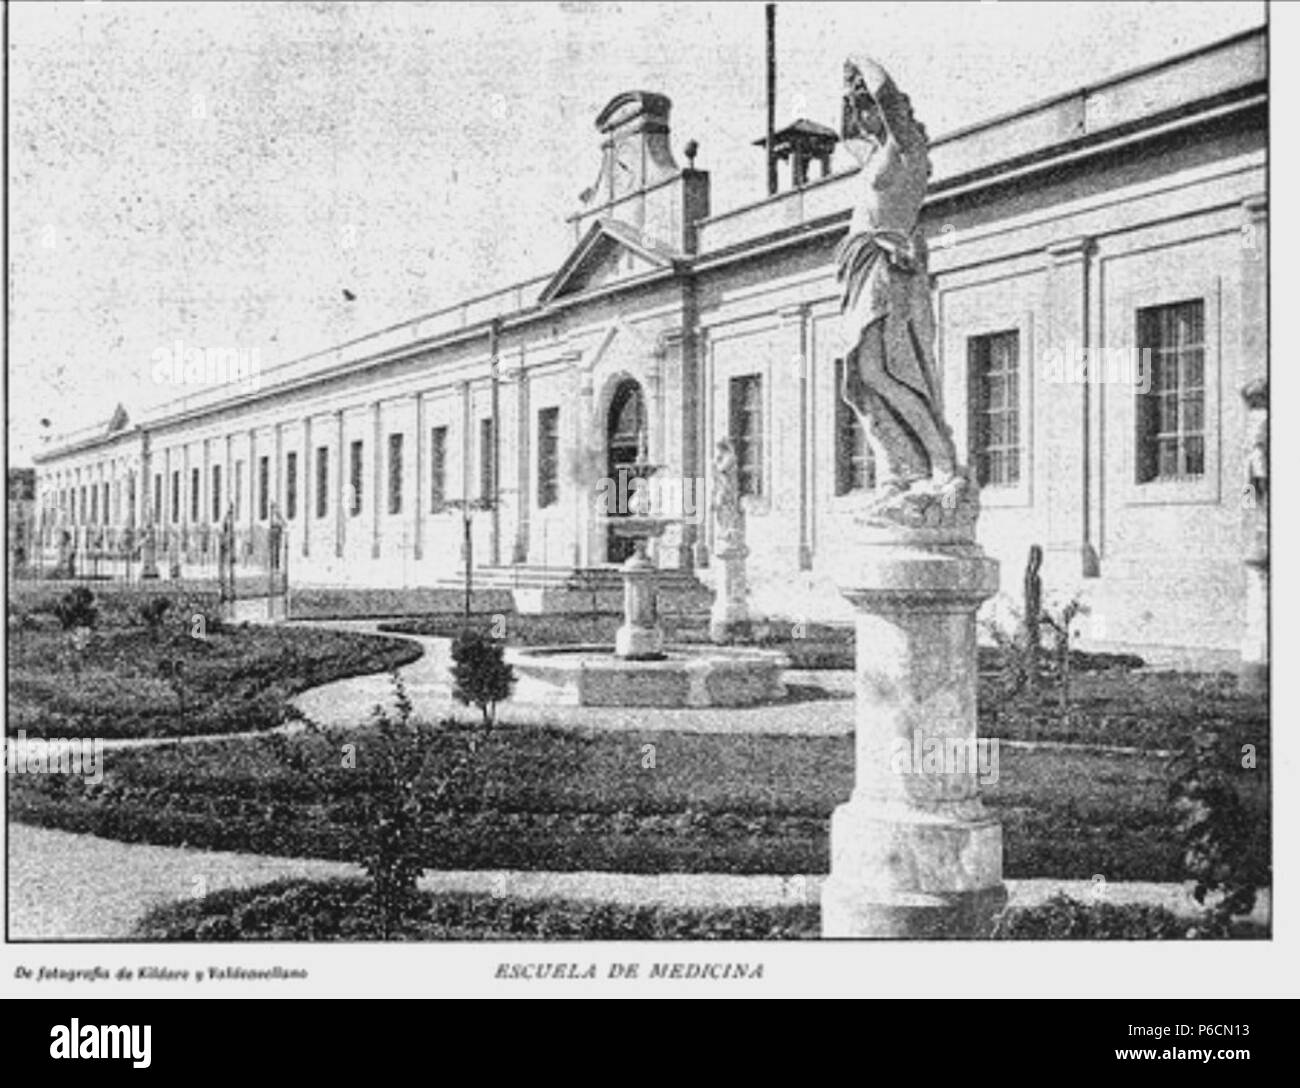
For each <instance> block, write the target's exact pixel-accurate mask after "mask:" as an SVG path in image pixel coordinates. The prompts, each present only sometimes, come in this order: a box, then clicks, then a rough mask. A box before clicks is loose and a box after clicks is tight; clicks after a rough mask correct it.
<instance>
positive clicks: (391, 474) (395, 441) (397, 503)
mask: <svg viewBox="0 0 1300 1088" xmlns="http://www.w3.org/2000/svg"><path fill="white" fill-rule="evenodd" d="M388 512H389V513H390V514H400V513H401V512H402V436H401V435H400V434H390V435H389V436H388Z"/></svg>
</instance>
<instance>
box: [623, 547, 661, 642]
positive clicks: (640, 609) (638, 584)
mask: <svg viewBox="0 0 1300 1088" xmlns="http://www.w3.org/2000/svg"><path fill="white" fill-rule="evenodd" d="M622 571H623V625H622V626H621V627H620V628H619V629H618V631H617V632H616V633H615V635H614V653H615V654H617V655H618V656H619V657H622V658H626V659H627V660H629V661H653V660H654V659H656V658H659V657H662V656H663V649H664V634H663V631H662V630H661V629H660V627H659V603H658V600H657V598H658V593H659V589H658V584H657V583H658V576H657V575H658V572H657V571H656V569H655V565H654V562H653V560H651V559H650V558H649V557H648V556H647V555H646V541H645V538H644V537H639V538H638V539H637V541H636V550H635V551H633V553H632V554H631V555H630V556H629V557H628V559H627V561H626V562H625V563H624V564H623V567H622Z"/></svg>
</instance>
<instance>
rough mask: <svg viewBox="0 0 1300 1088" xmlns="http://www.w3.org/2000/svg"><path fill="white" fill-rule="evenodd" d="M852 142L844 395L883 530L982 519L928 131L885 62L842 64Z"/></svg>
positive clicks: (841, 266)
mask: <svg viewBox="0 0 1300 1088" xmlns="http://www.w3.org/2000/svg"><path fill="white" fill-rule="evenodd" d="M843 135H844V141H845V146H846V147H847V148H848V149H849V151H850V152H851V153H852V154H853V155H854V157H855V158H857V160H858V161H859V162H860V163H861V166H862V169H861V170H860V171H859V173H858V175H857V177H856V178H855V179H854V182H855V184H856V185H857V186H858V193H857V196H856V200H855V203H854V208H853V217H852V220H851V221H850V225H849V233H848V236H847V237H846V238H845V239H844V241H843V242H842V243H841V244H840V248H839V251H838V253H837V262H838V279H839V282H840V285H841V315H842V316H841V320H842V321H843V324H844V332H845V341H846V343H847V344H848V345H849V346H848V351H847V356H846V359H845V366H844V386H843V388H842V389H841V390H840V396H842V397H843V398H844V400H845V401H846V402H847V403H848V404H849V406H850V407H851V408H852V409H853V411H854V412H855V413H856V414H857V416H858V418H859V419H860V420H861V421H862V425H863V429H864V431H865V434H866V438H867V442H868V444H869V446H870V448H871V451H872V455H873V457H874V459H875V465H876V485H877V486H876V492H875V494H874V495H873V496H872V498H871V500H870V503H869V508H870V510H871V511H873V512H874V513H876V514H877V515H878V516H877V517H876V518H875V519H873V520H883V521H885V522H901V523H904V524H916V525H940V524H951V523H953V522H954V521H960V520H973V504H974V502H975V499H974V495H973V488H971V487H969V486H968V482H967V479H966V477H965V475H964V473H963V472H962V470H961V469H960V467H959V466H958V463H957V453H956V449H955V447H954V445H953V440H952V435H951V432H950V431H949V429H948V426H947V424H946V423H945V422H944V418H943V401H942V390H941V388H940V384H939V375H938V372H937V368H936V366H935V359H934V336H935V324H934V310H933V307H932V305H931V301H930V277H929V272H928V267H927V251H926V245H925V239H924V237H923V236H922V234H921V232H920V229H919V227H918V220H919V218H920V213H921V205H922V203H923V201H924V199H925V191H926V185H927V183H928V179H929V175H930V156H929V143H928V140H927V137H926V133H925V129H924V128H923V127H922V125H921V124H920V123H919V122H918V121H917V120H916V118H915V117H914V116H913V115H912V106H911V103H910V102H909V100H908V98H907V96H906V95H905V94H903V93H902V92H901V91H899V89H898V88H897V87H896V86H895V84H894V82H893V80H892V79H891V78H890V77H889V74H888V73H887V72H886V71H885V70H884V69H883V68H882V67H881V66H880V65H879V64H877V63H876V62H875V61H873V60H870V59H867V58H852V59H850V60H848V61H847V62H846V63H845V65H844V100H843Z"/></svg>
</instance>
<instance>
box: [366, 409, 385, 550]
mask: <svg viewBox="0 0 1300 1088" xmlns="http://www.w3.org/2000/svg"><path fill="white" fill-rule="evenodd" d="M371 412H372V414H373V416H374V430H375V452H374V455H373V458H372V460H373V462H374V472H373V473H372V476H373V478H374V489H373V490H374V494H373V495H371V496H370V511H371V518H370V521H371V536H370V558H371V559H378V558H379V540H380V537H381V536H382V535H383V528H382V522H381V521H380V519H381V518H382V517H383V513H384V509H385V507H386V505H387V503H388V488H386V487H385V486H384V483H385V481H384V462H385V460H386V459H387V457H388V449H387V446H386V444H385V442H384V433H383V432H384V405H383V402H382V401H378V400H377V401H375V403H374V405H373V407H372V408H371Z"/></svg>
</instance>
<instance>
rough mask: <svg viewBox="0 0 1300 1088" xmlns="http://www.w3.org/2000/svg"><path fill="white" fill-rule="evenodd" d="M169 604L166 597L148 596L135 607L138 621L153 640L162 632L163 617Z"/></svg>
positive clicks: (170, 604) (169, 606)
mask: <svg viewBox="0 0 1300 1088" xmlns="http://www.w3.org/2000/svg"><path fill="white" fill-rule="evenodd" d="M171 606H172V603H171V601H170V600H168V599H167V598H166V597H150V598H148V599H147V600H146V601H145V602H144V603H143V604H142V605H140V607H139V608H137V609H136V615H137V616H139V618H140V622H141V623H142V624H144V626H145V629H146V630H147V631H148V632H149V634H150V636H151V637H152V638H154V639H155V640H156V639H157V638H158V636H159V635H160V634H161V633H162V626H163V618H164V617H165V616H166V615H167V610H168V609H169V608H171Z"/></svg>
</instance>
